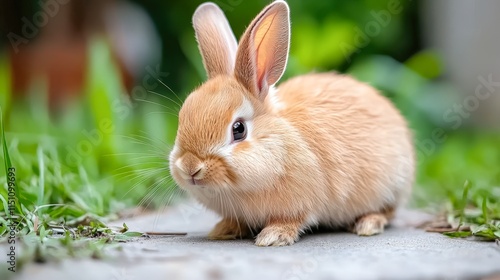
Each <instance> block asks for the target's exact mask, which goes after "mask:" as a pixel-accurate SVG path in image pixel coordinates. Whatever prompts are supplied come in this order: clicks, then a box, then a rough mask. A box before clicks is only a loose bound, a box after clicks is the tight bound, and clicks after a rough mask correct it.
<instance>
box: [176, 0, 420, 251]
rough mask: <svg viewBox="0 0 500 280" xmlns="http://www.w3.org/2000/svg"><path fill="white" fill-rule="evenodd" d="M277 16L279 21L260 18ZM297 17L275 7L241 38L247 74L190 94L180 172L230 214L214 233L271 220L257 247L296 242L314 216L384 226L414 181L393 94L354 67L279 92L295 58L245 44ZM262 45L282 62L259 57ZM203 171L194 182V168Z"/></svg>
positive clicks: (369, 229) (361, 227)
mask: <svg viewBox="0 0 500 280" xmlns="http://www.w3.org/2000/svg"><path fill="white" fill-rule="evenodd" d="M269 13H270V14H269ZM270 16H276V18H278V19H279V20H274V21H272V23H266V24H264V25H263V24H262V23H260V22H267V21H265V20H261V19H263V18H268V17H270ZM267 24H277V25H278V26H274V27H269V26H267ZM288 24H289V23H288V7H287V6H286V4H285V3H284V2H281V1H276V2H274V3H272V4H271V5H270V6H268V7H266V8H265V9H264V10H263V12H262V13H261V14H260V15H258V16H257V17H256V19H255V20H254V22H253V23H252V24H251V25H250V27H249V29H250V31H247V32H245V35H244V36H243V38H242V40H241V42H242V43H240V47H239V49H238V58H237V59H236V66H235V76H232V75H230V74H227V75H217V76H215V77H213V78H211V79H210V80H208V81H207V82H206V83H205V84H204V85H202V86H201V87H200V88H198V89H197V90H195V91H194V92H193V93H192V94H191V95H190V96H189V97H188V98H187V100H186V101H185V103H184V105H183V107H182V109H181V111H180V113H179V130H178V133H177V138H176V143H175V147H174V150H173V151H172V153H171V154H170V168H171V173H172V176H173V178H174V179H175V180H176V182H177V183H178V184H179V186H181V187H182V188H184V189H186V190H187V191H188V192H189V193H190V194H191V195H192V196H193V197H195V198H196V199H197V200H198V201H200V202H201V203H202V204H203V205H205V206H206V207H207V208H209V209H211V210H213V211H215V212H217V213H218V214H220V215H221V216H222V217H223V220H222V221H221V222H220V223H219V224H218V225H217V226H216V227H215V229H214V230H213V231H212V232H211V233H210V238H213V239H227V238H237V237H241V236H244V235H246V234H248V231H252V230H259V229H262V231H261V232H260V233H259V235H258V236H257V238H256V245H259V246H282V245H290V244H293V243H294V242H295V241H296V240H297V239H298V237H299V235H300V233H301V232H302V231H303V230H304V229H306V228H308V227H311V226H314V225H327V226H335V227H336V226H346V227H349V226H351V225H353V224H354V230H355V232H357V233H358V234H360V235H371V234H376V233H380V232H382V231H383V227H384V226H385V225H386V224H387V222H388V220H389V219H390V218H391V217H392V213H393V210H394V209H395V208H396V207H397V206H398V205H399V204H401V203H402V202H404V200H405V199H406V198H407V197H408V195H409V193H410V191H411V186H412V183H413V178H414V168H415V163H414V161H415V159H414V152H413V145H412V140H411V138H412V137H411V133H410V131H409V129H408V127H407V124H406V122H405V120H404V119H403V118H402V116H401V115H400V113H399V112H398V111H397V110H396V108H395V107H394V106H393V105H392V104H391V103H390V102H389V101H388V100H387V99H386V98H385V97H383V96H382V95H380V94H379V93H378V92H377V91H376V90H375V89H373V88H372V87H370V86H368V85H366V84H363V83H360V82H358V81H356V80H354V79H353V78H351V77H348V76H344V75H338V74H333V73H325V74H309V75H304V76H300V77H296V78H293V79H291V80H289V81H287V82H285V83H283V84H282V85H280V86H279V87H278V88H277V89H276V91H273V92H271V94H268V93H269V90H270V89H272V85H273V83H274V82H273V80H274V79H276V77H278V78H279V76H281V73H282V72H283V71H284V67H285V65H284V64H283V65H281V61H283V59H285V61H286V57H285V58H283V57H282V56H280V55H277V56H274V58H272V57H271V58H269V53H268V52H269V50H267V51H264V50H262V51H259V50H256V49H255V48H252V47H249V48H247V47H248V45H246V44H245V43H244V42H250V41H252V40H253V39H252V38H248V36H253V35H252V34H260V32H261V30H260V29H262V28H267V29H269V30H283V29H286V30H288V28H289V26H288ZM263 40H269V41H267V42H264V45H266V46H267V47H266V48H270V47H274V48H275V49H280V48H281V49H286V50H287V49H288V41H286V42H283V41H282V40H274V39H272V38H271V39H266V38H264V39H263ZM242 44H243V45H242ZM242 46H243V47H242ZM208 52H211V51H210V50H208ZM211 53H215V52H211ZM261 55H263V56H264V57H265V59H270V61H268V62H266V63H264V64H261V66H259V63H257V61H258V60H259V58H261ZM220 59H223V58H220ZM245 59H247V60H249V61H246V63H243V60H245ZM207 62H208V60H204V63H207ZM205 67H206V68H207V69H210V68H211V66H208V65H205ZM237 73H239V74H237ZM242 73H247V74H248V75H249V76H248V77H247V78H246V79H243V78H242V77H241V75H243V74H242ZM259 73H260V74H259ZM238 75H240V76H238ZM260 75H261V76H262V79H263V80H262V79H261V78H259V77H260ZM243 80H244V81H243ZM263 81H264V82H263ZM266 83H268V84H266ZM242 114H246V115H245V116H243V115H242ZM237 119H244V121H245V122H246V124H247V126H248V136H247V139H246V140H244V141H242V142H237V143H231V135H232V134H231V125H232V124H233V122H234V121H235V120H237ZM198 169H200V171H199V172H198V173H196V176H195V177H193V178H194V179H196V180H197V181H196V182H198V183H197V184H194V185H193V184H192V183H190V180H189V178H191V175H192V174H190V173H193V172H195V171H197V170H198Z"/></svg>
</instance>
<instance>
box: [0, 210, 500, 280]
mask: <svg viewBox="0 0 500 280" xmlns="http://www.w3.org/2000/svg"><path fill="white" fill-rule="evenodd" d="M426 218H428V217H427V216H426V215H423V214H421V213H418V212H410V211H404V212H403V213H401V214H400V215H399V217H398V218H397V219H396V221H395V223H394V226H393V227H391V228H389V229H387V231H386V232H385V233H384V234H382V235H378V236H373V237H358V236H356V235H353V234H349V233H318V234H312V235H306V236H304V237H302V238H301V240H300V241H299V242H298V243H296V244H295V245H293V246H288V247H279V248H273V247H271V248H260V247H256V246H254V245H253V242H252V240H235V241H209V240H206V239H205V236H206V233H207V232H208V231H209V230H210V228H211V227H212V226H213V225H214V224H215V223H216V222H217V220H218V218H217V217H216V216H215V215H213V214H211V213H207V212H205V211H203V210H202V209H201V208H200V207H198V206H196V205H193V204H185V205H183V206H180V207H176V208H173V209H170V210H169V211H166V213H165V214H162V215H157V214H151V215H147V216H141V217H138V218H135V219H130V220H126V221H125V222H126V223H127V225H128V226H129V228H130V229H131V230H134V231H135V230H138V231H185V232H188V235H187V236H168V237H165V236H162V237H152V238H150V239H144V238H140V239H137V240H135V241H134V242H128V243H124V244H123V246H122V247H123V250H122V251H121V252H120V253H119V257H118V258H116V259H115V260H112V261H99V260H65V261H63V262H62V263H59V264H44V265H36V264H31V265H29V266H27V267H25V268H24V269H23V271H22V272H18V273H15V276H14V278H13V279H20V280H21V279H23V280H24V279H26V280H37V279H50V280H59V279H61V280H67V279H70V280H79V279H82V280H83V279H85V280H87V279H95V280H97V279H107V280H142V279H148V280H153V279H162V280H165V279H231V280H232V279H252V280H255V279H257V280H264V279H278V280H279V279H500V246H498V245H496V244H495V243H491V242H490V243H485V242H477V241H469V240H462V239H450V238H448V237H445V236H442V235H440V234H436V233H426V232H424V231H422V230H419V229H415V228H413V227H412V225H414V224H416V223H419V222H421V221H422V219H426ZM122 222H124V221H118V222H117V224H121V223H122ZM2 255H3V254H2ZM3 258H4V257H3V256H2V258H1V259H2V260H3ZM2 275H3V274H2Z"/></svg>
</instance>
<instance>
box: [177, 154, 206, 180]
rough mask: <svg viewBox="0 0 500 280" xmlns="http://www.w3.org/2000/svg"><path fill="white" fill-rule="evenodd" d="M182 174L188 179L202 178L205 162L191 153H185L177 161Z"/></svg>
mask: <svg viewBox="0 0 500 280" xmlns="http://www.w3.org/2000/svg"><path fill="white" fill-rule="evenodd" d="M175 165H176V167H177V168H178V169H179V171H181V172H179V173H180V175H181V176H182V177H183V178H184V179H186V180H193V179H201V177H203V169H204V167H205V164H203V162H202V161H201V160H199V159H198V158H197V157H196V156H194V155H193V154H191V153H187V154H185V155H184V156H183V157H181V158H179V159H178V160H177V161H176V162H175Z"/></svg>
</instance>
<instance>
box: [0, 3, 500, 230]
mask: <svg viewBox="0 0 500 280" xmlns="http://www.w3.org/2000/svg"><path fill="white" fill-rule="evenodd" d="M134 2H136V3H137V4H138V5H139V6H141V7H143V8H144V9H145V10H146V11H147V13H148V14H149V15H150V16H151V18H152V20H153V22H154V23H155V25H156V28H157V31H158V33H159V34H160V35H161V38H162V44H163V46H162V49H163V56H162V64H161V65H162V66H161V71H163V72H168V73H169V75H168V77H167V78H165V79H164V80H162V81H158V86H157V87H156V88H154V89H153V91H148V90H146V89H145V88H144V87H142V88H141V85H140V84H139V85H138V86H139V89H141V90H142V92H144V93H145V94H144V95H141V96H140V97H137V96H135V97H134V98H132V100H131V99H129V98H127V94H126V93H124V90H123V88H122V86H121V84H122V83H121V81H120V78H119V76H118V74H117V71H116V67H115V65H114V64H113V63H112V62H111V55H110V50H109V47H108V45H107V44H106V43H105V42H106V40H102V39H95V40H92V41H91V44H90V45H89V55H88V57H89V61H88V73H87V80H86V88H85V90H84V93H83V94H82V96H81V99H79V100H76V101H75V102H74V103H72V104H69V105H68V106H67V107H66V110H65V111H63V112H60V113H59V115H58V116H57V117H56V118H53V116H52V117H51V115H50V112H48V109H47V107H48V106H47V100H46V98H45V97H46V96H47V93H46V88H47V87H46V84H45V81H44V80H43V79H40V80H38V81H36V82H35V83H33V86H32V91H31V94H30V97H29V98H27V99H26V100H20V101H18V102H14V103H13V102H11V99H12V98H11V97H12V96H13V94H16V93H12V92H11V90H10V86H9V80H10V79H9V77H10V73H9V69H8V67H7V63H8V61H7V59H6V58H5V56H0V105H1V106H2V114H3V116H4V122H5V132H6V138H7V144H8V148H9V151H10V153H11V158H12V162H13V164H14V166H15V167H16V168H17V174H16V175H17V178H18V187H19V189H20V190H21V191H20V196H19V197H18V202H19V207H21V209H20V210H19V211H20V213H21V214H22V217H24V223H25V224H27V225H28V226H29V229H31V230H32V231H33V230H34V231H36V230H37V229H36V227H34V223H35V220H36V221H37V223H39V224H42V225H44V227H45V228H50V224H60V223H70V222H72V221H75V220H80V219H82V217H87V216H92V218H93V219H103V218H104V217H107V216H108V215H110V214H115V213H118V212H119V211H120V210H123V209H125V208H127V207H131V206H134V205H137V204H139V203H141V204H143V205H149V203H151V202H152V203H153V205H154V206H156V207H158V206H160V205H164V204H165V203H166V202H168V201H167V200H169V199H170V196H171V195H170V194H172V193H173V192H174V190H175V189H174V188H173V187H172V186H171V185H172V182H171V181H170V179H169V177H168V166H167V160H166V157H167V155H168V149H169V145H170V144H171V143H172V142H173V139H174V137H175V132H176V127H177V119H176V112H177V110H178V107H179V104H180V103H181V100H182V99H183V98H184V97H185V95H186V94H187V93H189V91H190V90H192V89H193V88H194V87H195V86H197V85H199V84H200V83H201V82H202V81H203V80H205V77H206V75H205V73H204V70H203V66H202V64H201V61H202V60H201V57H200V54H199V52H198V49H197V46H196V42H195V39H194V32H193V30H192V27H191V16H192V13H193V11H194V10H195V8H196V7H197V6H198V5H199V4H200V3H201V2H202V1H193V0H185V1H152V0H144V1H139V0H136V1H134ZM214 2H216V3H217V4H219V6H221V8H222V9H223V10H224V12H225V13H226V15H227V17H228V19H229V22H230V23H231V25H232V27H233V30H234V33H235V35H236V36H237V37H239V36H240V35H241V34H242V33H243V31H244V28H245V27H246V26H247V25H248V24H249V22H250V21H251V19H252V18H253V17H254V16H255V15H256V14H257V13H258V12H259V11H260V10H261V9H262V7H263V6H265V5H266V4H267V3H268V2H269V1H268V0H256V1H249V0H218V1H214ZM393 2H394V1H377V0H363V1H340V0H339V1H300V0H289V1H288V3H289V5H290V8H291V20H292V41H291V51H290V59H289V62H288V67H287V70H286V73H285V76H284V77H283V80H285V79H287V78H289V77H291V76H295V75H299V74H302V73H307V72H311V71H331V70H334V71H340V72H345V73H349V74H351V75H353V76H355V77H357V78H358V79H360V80H362V81H364V82H367V83H370V84H372V85H373V86H375V87H377V88H378V89H380V90H381V92H383V94H385V95H386V96H388V97H389V98H390V99H391V100H392V101H393V102H394V103H395V104H396V106H397V107H398V108H399V109H400V110H401V111H402V112H403V114H404V115H405V117H406V118H407V119H408V122H409V124H410V126H411V127H412V129H413V130H414V132H415V139H416V140H415V143H416V147H417V152H418V155H419V175H418V180H417V184H416V187H415V200H414V204H415V205H418V206H426V207H427V206H429V207H430V206H432V207H434V208H436V207H437V208H438V209H441V210H448V211H450V212H451V213H452V214H453V215H454V217H459V216H463V213H461V211H460V209H461V208H460V207H461V205H462V202H461V201H462V200H461V198H462V192H463V183H464V182H465V181H466V180H471V181H472V182H474V185H473V187H472V188H471V189H470V191H469V196H467V197H466V198H465V200H466V202H467V203H466V204H467V205H468V206H470V208H472V209H482V208H483V205H484V204H485V203H484V201H486V205H487V207H486V210H485V211H482V213H483V214H482V216H481V217H488V219H490V220H495V219H496V220H498V219H499V218H500V217H499V212H500V211H499V208H500V206H499V200H500V193H499V191H498V186H500V169H498V166H500V154H499V153H500V147H499V144H498V143H500V135H499V134H498V133H492V132H489V133H484V132H477V131H473V130H471V128H469V127H467V126H461V127H459V128H458V129H454V128H453V127H452V126H451V124H450V123H447V122H446V121H445V119H444V118H443V108H444V109H447V108H451V107H452V106H453V104H454V103H455V102H458V101H457V100H456V99H454V98H453V97H456V96H459V95H458V94H456V93H457V92H459V90H458V89H456V88H455V87H454V86H453V85H451V84H449V83H447V82H446V81H444V80H443V79H441V77H442V76H443V74H444V73H445V70H446V69H444V68H443V66H442V63H441V60H440V57H439V55H438V54H437V52H435V51H434V50H428V49H422V46H421V45H420V42H419V41H418V38H419V36H418V34H419V30H418V26H419V24H418V23H419V22H418V20H419V19H418V17H417V11H418V5H419V3H418V1H396V3H399V4H400V6H397V11H399V12H392V11H393V10H394V7H391V6H390V5H391V3H393ZM162 83H165V85H163V84H162ZM166 85H168V86H169V87H170V88H172V90H173V91H171V90H170V89H169V88H168V87H167V86H166ZM174 92H176V93H177V94H174ZM450 96H451V97H452V98H450ZM465 121H466V120H464V122H465ZM436 131H438V132H440V133H441V134H442V135H443V137H441V138H440V139H435V137H434V135H435V133H436ZM5 180H6V178H5V176H3V177H1V179H0V183H2V185H4V184H5ZM0 194H1V196H3V197H6V192H5V189H3V188H1V189H0ZM443 201H448V204H446V205H443ZM2 207H3V206H2ZM443 208H445V209H443ZM3 210H5V209H3ZM2 217H3V218H5V217H6V215H2ZM466 221H467V222H473V223H483V224H485V223H486V222H487V221H486V220H483V221H482V222H480V220H477V219H475V218H474V219H472V218H470V219H466ZM3 232H5V223H4V226H3V228H2V227H0V233H3Z"/></svg>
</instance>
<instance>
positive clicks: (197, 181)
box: [186, 177, 206, 187]
mask: <svg viewBox="0 0 500 280" xmlns="http://www.w3.org/2000/svg"><path fill="white" fill-rule="evenodd" d="M186 181H187V183H188V184H190V185H193V186H200V187H204V185H205V184H206V182H205V181H206V180H203V179H195V178H194V177H193V178H191V179H189V180H186Z"/></svg>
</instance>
